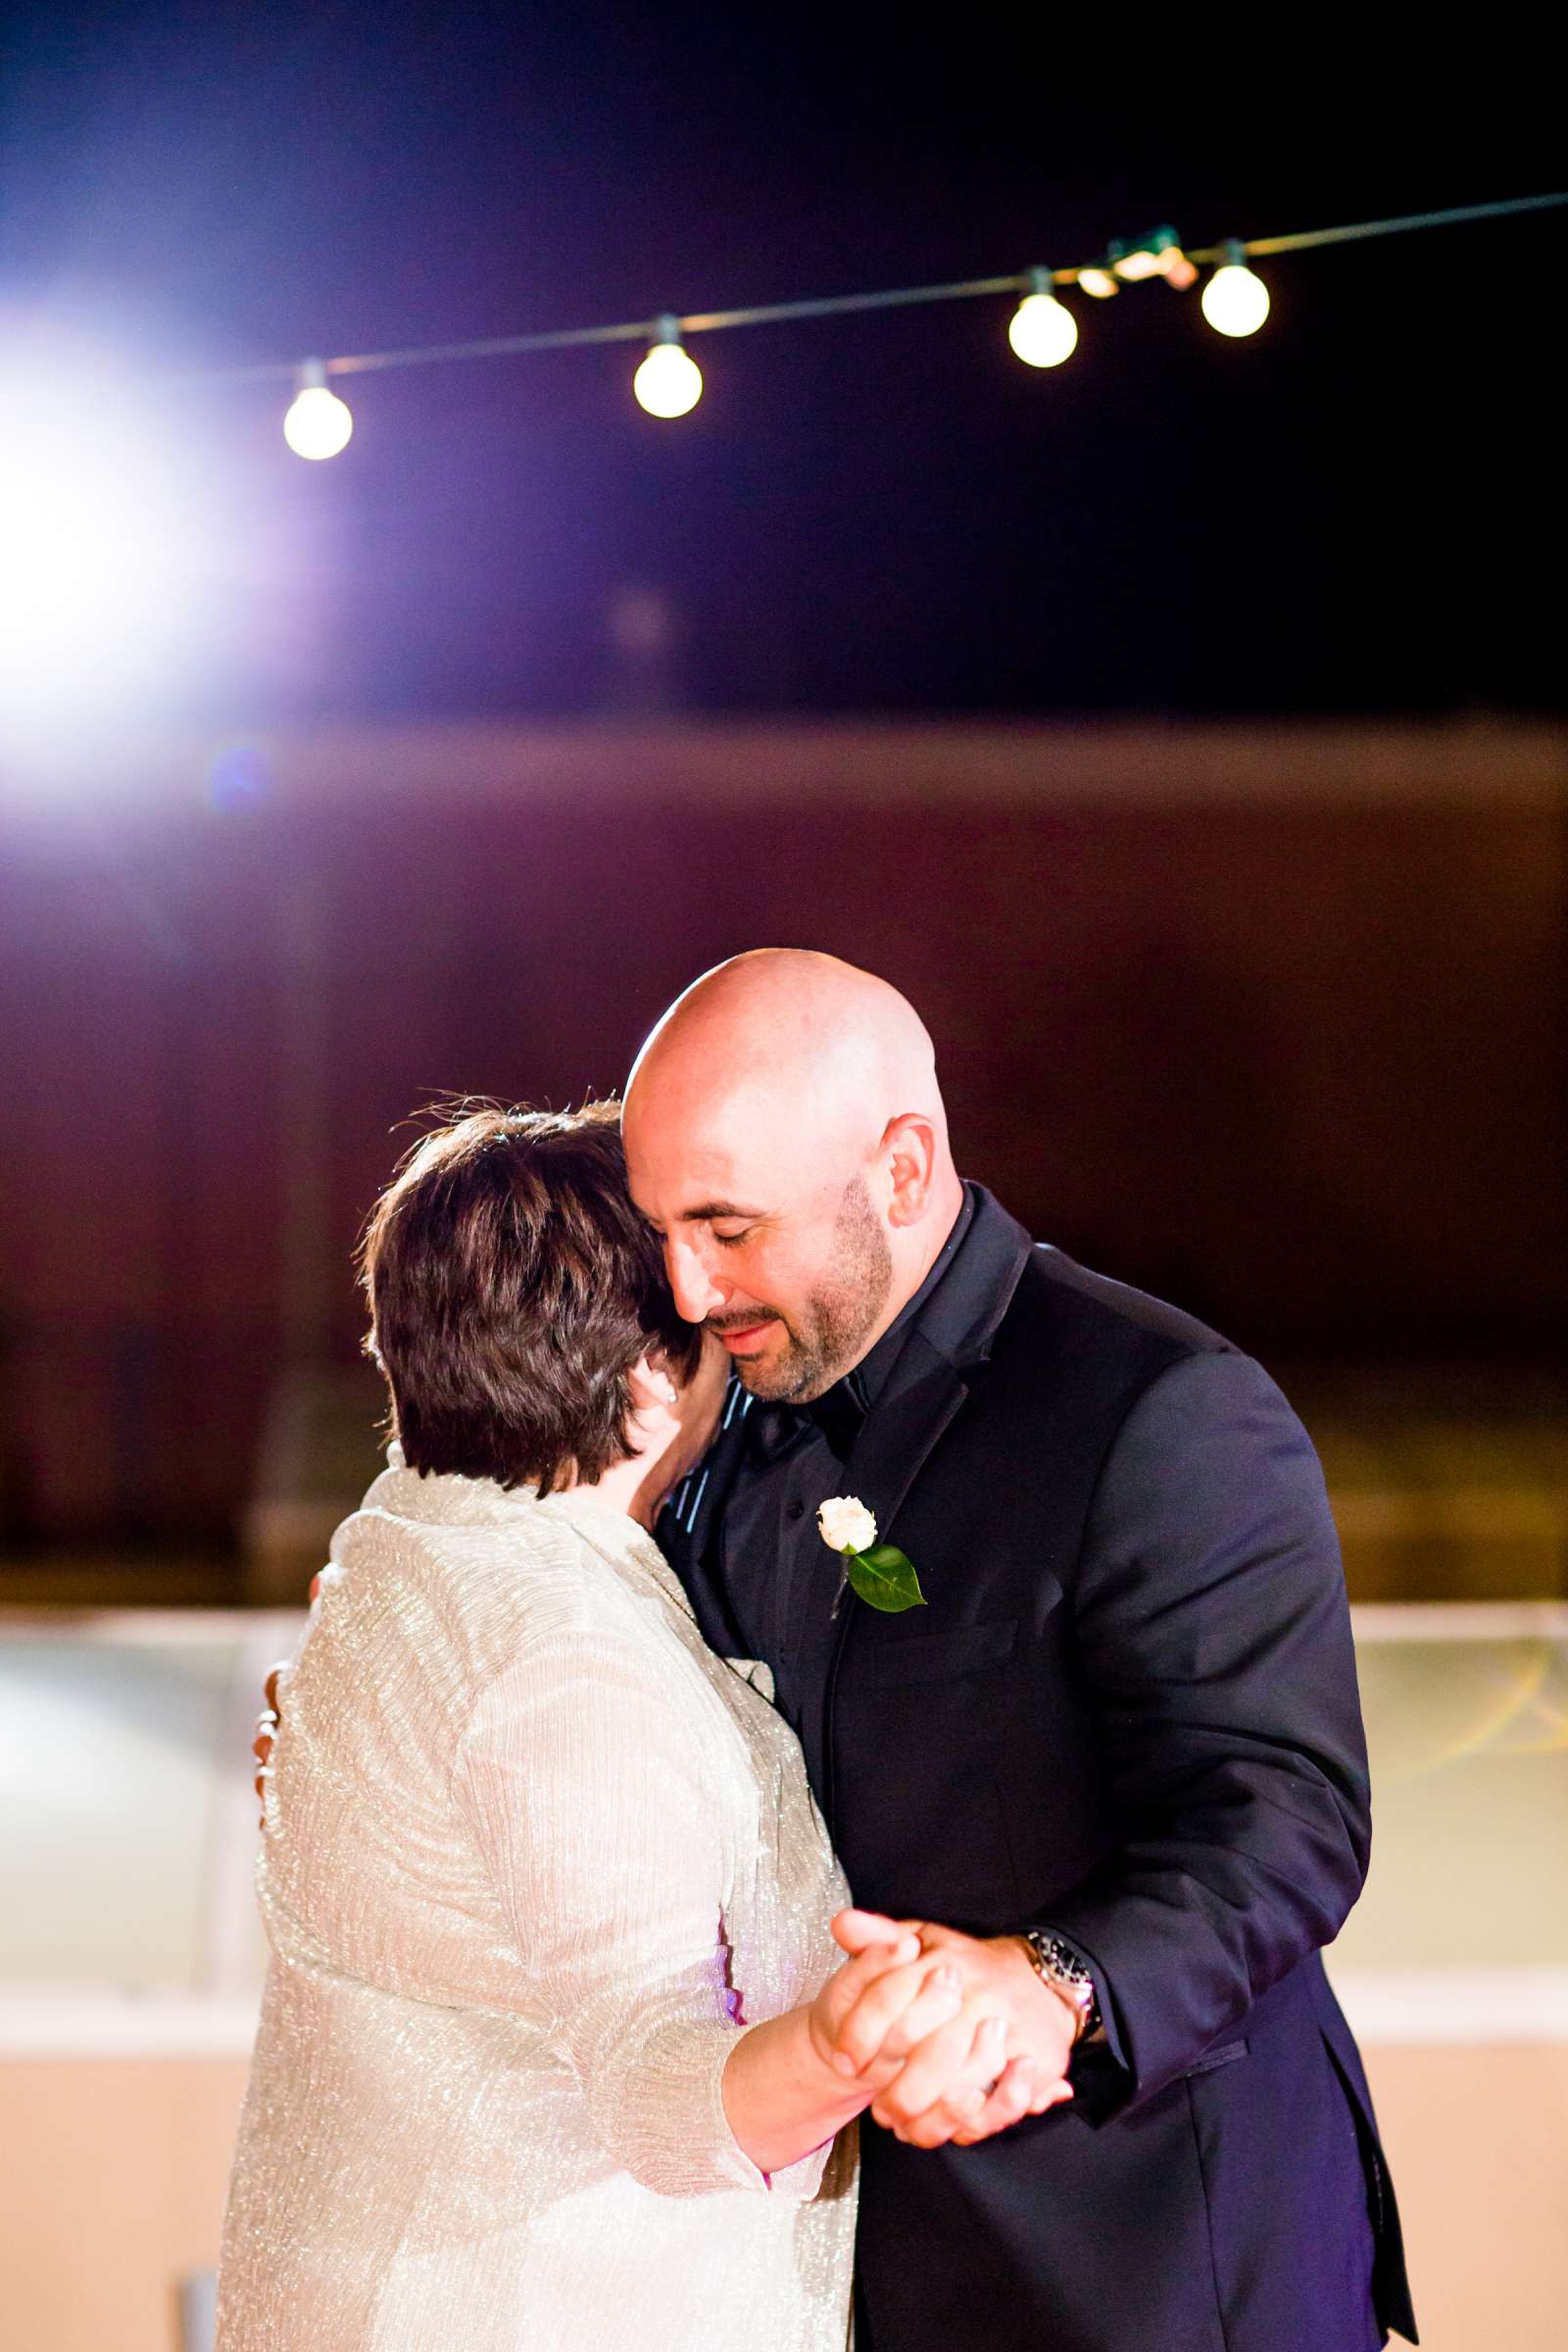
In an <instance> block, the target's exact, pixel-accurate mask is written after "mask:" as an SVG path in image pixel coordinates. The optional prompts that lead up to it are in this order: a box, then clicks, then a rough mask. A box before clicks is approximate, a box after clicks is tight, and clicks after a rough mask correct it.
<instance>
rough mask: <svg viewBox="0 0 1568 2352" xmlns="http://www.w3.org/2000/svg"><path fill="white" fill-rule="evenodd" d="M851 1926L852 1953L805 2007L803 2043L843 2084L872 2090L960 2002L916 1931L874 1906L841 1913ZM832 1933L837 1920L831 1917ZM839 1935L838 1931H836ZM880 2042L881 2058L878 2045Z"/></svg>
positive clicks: (950, 1974)
mask: <svg viewBox="0 0 1568 2352" xmlns="http://www.w3.org/2000/svg"><path fill="white" fill-rule="evenodd" d="M839 1919H840V1920H842V1919H852V1920H854V1921H856V1922H857V1923H858V1930H859V1932H858V1936H857V1940H856V1942H855V1944H854V1945H853V1946H847V1947H846V1948H848V1949H851V1950H852V1953H853V1956H852V1958H851V1959H850V1960H849V1961H848V1962H847V1963H846V1964H845V1966H844V1967H843V1968H840V1969H838V1970H836V1971H835V1972H834V1974H833V1975H832V1976H831V1977H829V1979H828V1981H827V1983H826V1984H825V1985H823V1987H822V1989H821V1991H820V1992H819V1993H818V1994H817V1996H816V1999H815V2000H814V2001H813V2002H812V2003H811V2006H810V2009H809V2012H808V2017H809V2030H810V2036H811V2046H812V2048H813V2049H814V2050H815V2052H816V2054H817V2056H818V2057H819V2058H820V2059H821V2061H822V2063H823V2065H824V2066H830V2067H831V2068H832V2069H833V2071H834V2073H835V2074H837V2075H841V2076H842V2077H843V2078H844V2080H845V2082H846V2084H850V2083H854V2082H857V2081H858V2083H859V2086H860V2088H861V2089H862V2090H863V2091H864V2092H865V2093H866V2095H867V2096H868V2097H869V2096H873V2095H874V2094H875V2092H876V2091H877V2090H879V2089H880V2088H881V2086H882V2084H883V2083H884V2082H892V2080H893V2077H894V2076H895V2075H896V2074H897V2072H898V2070H899V2068H900V2067H901V2066H902V2065H903V2063H904V2060H905V2058H906V2057H907V2054H908V2052H909V2051H910V2050H911V2049H912V2048H913V2047H914V2045H915V2044H916V2043H917V2042H919V2041H922V2040H923V2039H924V2038H925V2037H926V2035H928V2034H934V2033H936V2032H937V2030H938V2029H939V2028H940V2027H943V2026H946V2025H948V2024H950V2023H951V2022H952V2020H953V2019H954V2018H956V2016H957V2014H958V2012H959V2010H960V2009H961V2008H962V2006H963V1995H962V1991H961V1989H960V1986H959V1982H958V1976H957V1972H956V1970H955V1969H951V1968H946V1967H944V1966H942V1965H941V1964H940V1963H939V1962H935V1961H930V1960H927V1959H926V1958H925V1957H924V1956H923V1955H922V1953H921V1950H920V1939H919V1936H917V1935H916V1934H914V1933H913V1931H912V1930H910V1929H907V1928H902V1927H900V1926H899V1924H898V1922H897V1921H896V1920H891V1919H883V1918H881V1917H879V1916H878V1915H877V1914H876V1913H874V1912H869V1911H855V1912H841V1913H840V1914H839ZM833 1933H834V1935H835V1936H839V1920H835V1921H834V1923H833ZM839 1941H840V1942H841V1943H842V1942H843V1937H842V1936H839ZM884 2043H886V2044H888V2045H889V2046H888V2051H887V2056H886V2059H885V2060H884V2059H883V2057H882V2054H881V2053H882V2046H883V2044H884Z"/></svg>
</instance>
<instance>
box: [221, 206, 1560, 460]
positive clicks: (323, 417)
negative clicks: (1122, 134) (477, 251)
mask: <svg viewBox="0 0 1568 2352" xmlns="http://www.w3.org/2000/svg"><path fill="white" fill-rule="evenodd" d="M1565 204H1568V191H1565V192H1561V193H1557V194H1553V195H1546V196H1515V197H1508V198H1504V199H1502V200H1501V201H1500V202H1497V203H1495V204H1469V205H1460V206H1455V207H1452V208H1450V209H1449V210H1447V211H1446V212H1437V213H1406V214H1403V215H1400V216H1399V217H1397V218H1396V219H1391V220H1386V221H1351V222H1348V223H1347V224H1346V225H1344V226H1342V227H1338V228H1314V229H1303V230H1300V231H1298V232H1296V233H1293V234H1292V235H1289V236H1275V237H1250V238H1247V239H1245V240H1242V239H1232V240H1231V241H1230V242H1228V243H1227V244H1224V245H1216V246H1210V247H1198V246H1194V247H1192V248H1191V249H1187V248H1184V247H1183V245H1182V243H1181V240H1180V238H1179V237H1178V236H1177V234H1176V232H1175V230H1174V229H1173V228H1171V227H1169V226H1163V227H1160V228H1157V229H1152V230H1151V232H1150V233H1149V235H1148V236H1146V237H1142V238H1140V239H1139V240H1138V241H1137V242H1136V243H1128V244H1119V243H1118V244H1114V245H1112V246H1110V248H1109V249H1108V251H1107V252H1106V254H1105V255H1104V257H1103V259H1102V260H1101V261H1098V262H1093V263H1087V264H1085V265H1083V266H1082V267H1080V268H1077V269H1072V270H1054V271H1046V270H1015V271H1010V272H1008V273H1007V274H1006V275H1005V276H1001V277H973V278H964V279H960V280H957V281H956V282H953V283H949V284H944V285H926V286H896V287H892V288H890V289H889V290H888V291H886V292H884V293H875V294H830V295H827V296H825V297H823V298H821V299H819V300H813V301H806V302H771V303H759V304H755V305H753V306H752V307H751V308H749V309H745V310H731V311H709V312H704V313H701V314H693V313H687V314H686V315H685V316H684V317H683V318H681V319H674V318H668V317H666V318H662V319H660V320H659V322H658V325H657V327H656V329H655V336H656V340H655V341H654V343H653V345H652V346H651V347H650V348H649V349H647V350H646V352H645V356H644V358H643V361H642V364H641V365H640V367H639V368H638V369H637V371H636V374H635V376H634V377H633V379H632V381H633V388H634V390H635V392H636V396H637V399H638V400H639V402H640V403H641V404H642V406H643V407H644V408H645V409H646V410H648V411H649V413H650V414H651V415H653V416H656V417H684V416H686V415H687V414H689V412H690V411H691V410H692V409H693V408H695V407H696V405H697V402H698V401H699V400H700V399H701V397H702V390H703V378H702V371H701V369H700V368H698V367H697V365H696V363H695V362H694V361H693V360H692V359H691V358H690V356H689V355H688V354H687V352H686V350H685V349H684V347H683V344H682V341H681V337H682V334H683V333H685V334H688V335H691V334H709V333H712V332H715V331H717V330H718V329H720V328H726V327H735V326H768V325H780V324H783V323H785V322H786V321H793V320H796V319H837V318H847V317H851V316H854V315H857V314H862V315H863V314H865V313H869V312H872V311H890V310H902V309H907V308H910V307H912V306H914V305H917V304H921V305H923V304H928V303H944V302H963V301H971V300H984V299H995V298H998V297H1000V296H1002V295H1010V296H1012V297H1013V299H1014V301H1015V303H1016V309H1015V311H1014V313H1013V317H1012V319H1011V322H1010V324H1009V328H1008V338H1009V340H1010V342H1011V344H1012V348H1013V350H1014V351H1015V352H1016V353H1017V355H1018V357H1019V358H1020V359H1022V360H1023V361H1024V362H1025V363H1026V365H1028V366H1030V367H1035V368H1046V367H1055V366H1059V365H1060V363H1061V361H1062V360H1064V359H1066V358H1067V357H1068V356H1069V354H1070V352H1071V351H1072V349H1073V348H1074V345H1075V344H1076V341H1077V325H1076V322H1075V321H1074V320H1073V319H1072V317H1071V315H1070V313H1069V312H1068V311H1067V310H1066V308H1065V306H1064V305H1063V304H1062V303H1060V302H1058V301H1057V300H1056V299H1055V289H1056V288H1057V287H1060V286H1068V285H1075V286H1076V287H1077V288H1078V290H1079V291H1080V292H1081V293H1084V294H1087V295H1090V296H1091V297H1093V298H1094V299H1096V300H1098V301H1104V300H1106V299H1108V298H1109V297H1110V296H1112V295H1114V294H1116V293H1117V292H1119V291H1120V289H1121V287H1122V286H1123V285H1124V284H1128V283H1132V284H1136V283H1138V282H1139V281H1140V280H1141V279H1146V278H1150V277H1156V276H1157V277H1163V278H1164V280H1165V281H1166V283H1167V284H1168V285H1170V286H1172V287H1174V288H1176V289H1177V290H1178V291H1180V290H1182V289H1184V288H1186V287H1188V286H1191V285H1192V284H1194V283H1195V282H1196V280H1197V277H1198V274H1199V270H1200V269H1201V268H1203V269H1209V270H1212V272H1213V274H1212V275H1211V276H1210V277H1209V278H1208V280H1207V282H1206V284H1205V285H1204V288H1203V292H1202V296H1201V301H1202V308H1203V315H1204V317H1205V318H1206V319H1207V320H1208V322H1209V324H1210V325H1211V326H1213V327H1215V328H1217V330H1218V331H1219V332H1220V333H1221V334H1223V335H1230V336H1242V335H1250V334H1255V333H1256V331H1257V329H1258V328H1259V327H1260V326H1261V325H1262V323H1263V321H1264V319H1266V318H1267V316H1268V308H1269V294H1268V288H1267V287H1266V286H1265V285H1264V284H1263V282H1262V280H1261V279H1260V278H1259V277H1258V276H1256V274H1255V273H1254V272H1253V271H1252V270H1250V268H1249V267H1248V262H1249V260H1250V259H1251V258H1255V257H1256V256H1258V255H1263V254H1277V253H1304V252H1307V251H1310V250H1312V249H1313V248H1316V247H1319V246H1326V245H1345V244H1350V243H1354V242H1358V241H1360V240H1363V239H1365V238H1368V237H1388V236H1396V235H1398V234H1400V233H1402V232H1404V231H1406V230H1410V229H1418V228H1443V227H1448V226H1451V225H1455V224H1457V223H1459V222H1462V221H1463V222H1468V221H1494V220H1500V219H1504V218H1515V217H1517V216H1519V215H1521V214H1524V213H1537V212H1544V211H1545V210H1547V209H1548V208H1549V207H1553V206H1559V205H1565ZM1042 281H1044V282H1042ZM1020 298H1021V299H1020ZM1037 329H1038V334H1037V332H1036V330H1037ZM647 335H648V326H647V323H646V320H642V321H637V322H634V323H631V324H626V325H615V326H579V327H565V328H551V329H548V330H546V331H544V332H542V333H537V334H525V335H492V336H487V337H486V338H484V339H483V340H482V341H473V342H466V343H438V344H424V345H416V346H413V347H411V348H408V349H404V350H399V351H372V352H361V353H359V354H357V355H354V356H352V357H351V356H347V355H345V356H342V357H339V358H336V359H333V360H331V361H329V362H322V361H319V360H314V361H310V362H308V363H307V364H306V366H305V368H303V369H297V368H294V367H292V366H290V365H287V364H266V365H263V366H261V367H256V368H224V369H221V370H219V371H212V372H205V373H201V374H196V375H191V376H186V377H183V378H180V379H178V388H179V389H181V390H188V389H197V388H205V387H206V386H208V385H211V384H216V383H257V382H273V383H275V382H277V381H278V380H280V379H283V378H287V377H290V376H292V377H294V378H295V380H296V382H297V383H298V385H299V391H298V396H297V397H296V399H295V401H294V404H293V406H292V407H291V408H290V410H289V412H288V415H287V417H285V419H284V427H283V429H284V431H285V433H286V435H287V437H288V442H289V446H290V448H291V449H295V450H297V451H298V452H299V454H300V455H301V456H302V457H308V458H328V457H335V456H336V455H337V453H338V451H339V450H341V449H342V448H343V447H344V446H345V445H346V444H347V441H348V438H349V435H350V433H351V432H352V431H353V429H354V420H353V417H351V416H350V414H349V411H348V409H347V408H346V406H345V405H344V403H343V402H342V401H341V400H339V399H338V398H337V397H336V395H335V394H334V393H332V392H330V391H328V389H327V385H326V376H327V372H328V369H330V372H331V373H332V375H333V376H344V375H368V374H372V373H379V372H381V371H382V370H384V369H386V368H419V367H430V366H435V365H440V364H444V363H446V362H450V361H454V360H493V359H510V358H515V357H517V356H519V355H520V354H522V353H525V352H542V351H565V350H571V349H582V348H584V347H585V346H587V345H590V344H598V343H638V342H645V341H646V338H647Z"/></svg>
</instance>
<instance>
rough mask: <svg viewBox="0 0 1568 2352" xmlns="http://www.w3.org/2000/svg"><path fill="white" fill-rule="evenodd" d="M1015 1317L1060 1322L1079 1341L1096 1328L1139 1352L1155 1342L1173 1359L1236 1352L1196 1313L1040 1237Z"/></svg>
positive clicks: (1013, 1309)
mask: <svg viewBox="0 0 1568 2352" xmlns="http://www.w3.org/2000/svg"><path fill="white" fill-rule="evenodd" d="M1014 1318H1016V1319H1017V1320H1018V1322H1019V1323H1020V1324H1026V1325H1032V1326H1035V1327H1036V1328H1038V1327H1039V1326H1040V1325H1042V1324H1046V1323H1049V1324H1054V1325H1058V1326H1062V1327H1064V1328H1066V1329H1067V1330H1070V1331H1071V1332H1072V1333H1073V1334H1074V1335H1075V1336H1076V1337H1077V1338H1078V1339H1079V1340H1080V1341H1082V1340H1083V1339H1084V1338H1085V1337H1088V1336H1089V1335H1092V1334H1095V1333H1097V1332H1098V1333H1100V1334H1101V1335H1102V1337H1103V1339H1104V1341H1105V1342H1106V1343H1107V1344H1119V1345H1121V1346H1123V1347H1127V1348H1133V1349H1135V1350H1138V1351H1139V1352H1143V1351H1145V1349H1146V1348H1149V1347H1152V1348H1154V1349H1156V1350H1158V1351H1160V1352H1166V1353H1168V1354H1169V1355H1170V1356H1171V1358H1172V1360H1174V1358H1175V1357H1176V1356H1177V1355H1210V1354H1227V1353H1234V1352H1235V1348H1234V1346H1233V1343H1232V1342H1231V1341H1230V1340H1227V1339H1226V1338H1225V1337H1224V1335H1223V1334H1222V1333H1220V1332H1217V1331H1215V1330H1213V1329H1212V1328H1211V1326H1210V1325H1208V1324H1207V1323H1204V1322H1202V1321H1201V1320H1200V1318H1199V1317H1198V1316H1197V1315H1191V1314H1188V1313H1187V1312H1186V1311H1185V1309H1184V1308H1182V1307H1179V1306H1173V1305H1172V1304H1171V1303H1170V1301H1169V1300H1168V1299H1156V1298H1155V1297H1154V1296H1153V1295H1152V1292H1149V1291H1140V1290H1137V1289H1135V1288H1134V1287H1133V1285H1132V1284H1131V1283H1126V1282H1118V1281H1116V1280H1115V1278H1114V1277H1113V1276H1111V1275H1109V1274H1099V1273H1096V1272H1095V1270H1094V1269H1093V1268H1092V1267H1090V1266H1083V1265H1080V1264H1079V1263H1078V1261H1077V1259H1076V1258H1072V1257H1069V1256H1068V1255H1067V1253H1066V1251H1065V1250H1058V1249H1057V1248H1056V1247H1055V1246H1054V1244H1053V1243H1051V1242H1036V1243H1034V1244H1033V1245H1032V1247H1031V1249H1030V1251H1029V1256H1028V1259H1027V1261H1026V1263H1025V1265H1024V1268H1023V1272H1022V1274H1021V1275H1020V1277H1019V1281H1018V1288H1017V1290H1016V1291H1015V1292H1014V1294H1013V1299H1012V1304H1011V1307H1010V1309H1009V1312H1008V1315H1007V1318H1006V1321H1007V1322H1009V1323H1010V1322H1012V1321H1013V1319H1014Z"/></svg>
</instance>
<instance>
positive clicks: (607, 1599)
mask: <svg viewBox="0 0 1568 2352" xmlns="http://www.w3.org/2000/svg"><path fill="white" fill-rule="evenodd" d="M559 1506H560V1498H558V1497H548V1498H545V1499H543V1500H542V1499H541V1498H540V1496H539V1495H536V1494H535V1493H534V1491H533V1490H532V1489H531V1488H515V1489H507V1488H502V1487H499V1486H497V1485H495V1484H494V1483H493V1482H492V1481H490V1480H488V1479H471V1478H455V1477H422V1476H420V1475H419V1474H418V1473H417V1472H415V1471H412V1470H408V1469H404V1468H401V1467H398V1466H394V1467H393V1468H391V1469H389V1470H388V1471H386V1472H384V1473H383V1475H382V1476H381V1477H380V1478H378V1479H377V1480H376V1481H375V1483H374V1484H373V1485H372V1486H371V1488H370V1489H369V1492H368V1494H367V1495H366V1497H365V1500H364V1502H363V1503H362V1504H361V1506H360V1508H359V1510H358V1511H356V1512H354V1513H353V1515H352V1516H351V1517H350V1518H348V1519H346V1520H345V1521H344V1522H343V1524H342V1526H341V1527H340V1528H339V1529H338V1531H337V1534H336V1536H335V1537H334V1538H333V1542H332V1562H333V1566H334V1568H335V1569H337V1570H338V1571H339V1580H334V1581H340V1583H341V1587H342V1588H344V1589H345V1590H346V1591H352V1590H353V1589H354V1588H358V1589H359V1590H360V1592H361V1593H362V1594H363V1596H364V1597H365V1598H366V1599H367V1600H369V1599H371V1598H372V1597H374V1598H375V1599H376V1600H377V1601H378V1602H382V1603H384V1601H385V1600H386V1599H387V1598H388V1597H389V1596H390V1594H391V1593H392V1592H393V1591H394V1590H397V1591H398V1592H400V1593H402V1594H403V1596H404V1598H405V1601H406V1602H407V1603H408V1604H409V1606H410V1607H411V1608H413V1609H415V1610H416V1611H417V1617H418V1619H419V1621H420V1623H421V1626H422V1638H423V1639H424V1640H425V1641H426V1642H429V1641H432V1640H442V1639H445V1640H446V1641H448V1642H452V1643H454V1644H455V1645H456V1646H457V1647H458V1648H460V1649H461V1650H462V1651H463V1652H464V1653H465V1658H466V1666H467V1668H468V1671H469V1672H477V1673H480V1674H483V1673H486V1672H488V1671H493V1670H494V1669H495V1668H496V1667H498V1666H501V1665H507V1664H512V1663H515V1660H516V1658H517V1656H518V1653H519V1651H520V1650H521V1649H522V1648H524V1647H533V1646H534V1645H536V1644H544V1643H547V1642H552V1641H555V1640H560V1639H563V1638H569V1637H572V1636H583V1635H588V1634H590V1633H597V1634H600V1635H604V1636H613V1635H614V1634H617V1633H619V1634H621V1635H624V1636H627V1637H628V1638H633V1639H635V1638H637V1636H638V1635H639V1632H646V1631H647V1630H651V1629H649V1628H648V1627H647V1612H646V1610H644V1609H640V1608H639V1607H638V1606H637V1596H636V1594H635V1593H633V1592H632V1591H631V1590H630V1589H629V1587H628V1584H627V1581H626V1578H625V1576H624V1574H623V1573H622V1566H621V1564H620V1563H618V1562H617V1560H616V1558H615V1556H614V1547H613V1545H609V1546H607V1544H606V1543H605V1541H604V1536H605V1530H604V1529H603V1527H592V1526H589V1527H585V1526H584V1525H583V1524H582V1523H581V1522H580V1521H579V1519H578V1518H577V1517H576V1516H574V1515H573V1514H572V1513H571V1512H570V1511H567V1510H564V1509H562V1508H561V1507H559ZM596 1534H597V1536H598V1538H599V1540H598V1541H597V1542H596V1541H594V1540H593V1539H594V1536H595V1535H596Z"/></svg>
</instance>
